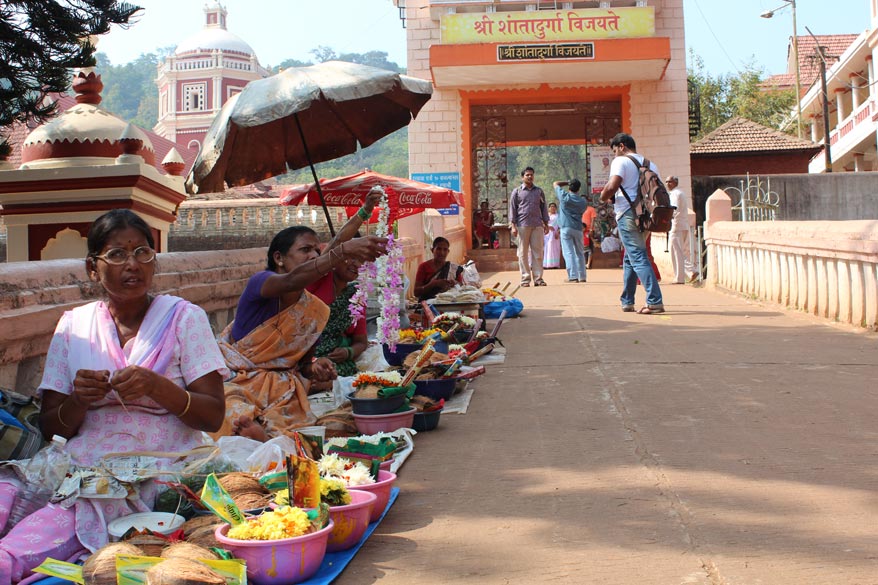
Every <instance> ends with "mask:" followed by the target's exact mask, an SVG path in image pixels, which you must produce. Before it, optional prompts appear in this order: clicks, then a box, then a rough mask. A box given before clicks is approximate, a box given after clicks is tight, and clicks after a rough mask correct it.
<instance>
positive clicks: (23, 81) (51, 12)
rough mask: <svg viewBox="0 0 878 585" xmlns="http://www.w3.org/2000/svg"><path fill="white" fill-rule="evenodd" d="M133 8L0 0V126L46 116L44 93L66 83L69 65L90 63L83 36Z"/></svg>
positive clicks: (63, 0) (90, 0)
mask: <svg viewBox="0 0 878 585" xmlns="http://www.w3.org/2000/svg"><path fill="white" fill-rule="evenodd" d="M139 10H140V8H139V7H137V6H133V5H131V4H128V3H125V2H117V1H116V0H4V1H3V2H0V129H2V128H5V127H7V126H10V125H11V124H13V123H14V122H36V123H41V122H43V121H45V120H46V119H48V118H49V117H51V116H52V115H53V114H54V113H55V105H54V104H47V103H46V100H45V98H46V95H47V94H48V93H52V92H62V91H64V90H66V89H67V88H68V87H69V85H70V79H71V69H73V68H75V67H89V66H92V65H94V64H95V57H94V54H95V47H94V46H93V45H92V44H91V43H90V42H89V41H88V38H89V37H92V36H96V35H101V34H104V33H106V32H108V31H109V30H110V27H111V26H112V25H120V26H125V25H127V24H129V21H130V20H131V18H132V17H133V16H134V15H135V14H136V13H137V12H138V11H139Z"/></svg>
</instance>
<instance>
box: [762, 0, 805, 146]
mask: <svg viewBox="0 0 878 585" xmlns="http://www.w3.org/2000/svg"><path fill="white" fill-rule="evenodd" d="M783 1H784V2H786V4H784V5H783V6H779V7H777V8H775V9H774V10H768V11H767V12H763V13H762V14H760V16H761V17H762V18H771V17H772V16H774V13H775V12H777V11H778V10H781V9H783V8H786V7H787V6H789V7H790V9H791V10H792V12H793V62H794V63H795V64H796V128H797V129H798V134H799V138H801V137H802V83H801V80H800V78H799V29H798V27H797V25H796V0H783Z"/></svg>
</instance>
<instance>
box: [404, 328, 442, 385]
mask: <svg viewBox="0 0 878 585" xmlns="http://www.w3.org/2000/svg"><path fill="white" fill-rule="evenodd" d="M435 344H436V341H435V340H433V339H427V342H426V343H425V344H424V347H422V348H421V352H420V353H419V354H418V357H417V358H415V363H414V364H412V367H411V368H409V371H408V372H406V375H405V377H403V379H402V382H400V384H399V385H400V386H408V385H409V384H411V383H412V380H414V379H415V376H417V375H418V372H420V371H421V368H423V367H424V366H425V365H426V364H428V363H429V362H430V357H431V356H432V355H433V353H435V350H434V349H433V346H434V345H435Z"/></svg>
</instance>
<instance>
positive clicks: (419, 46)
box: [392, 0, 690, 247]
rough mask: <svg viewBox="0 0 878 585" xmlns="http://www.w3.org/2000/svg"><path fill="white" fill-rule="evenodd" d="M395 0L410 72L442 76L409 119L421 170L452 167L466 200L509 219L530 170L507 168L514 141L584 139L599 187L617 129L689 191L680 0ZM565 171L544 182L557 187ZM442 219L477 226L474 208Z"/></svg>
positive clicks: (588, 177) (413, 157)
mask: <svg viewBox="0 0 878 585" xmlns="http://www.w3.org/2000/svg"><path fill="white" fill-rule="evenodd" d="M392 1H393V2H394V4H395V5H396V6H397V7H398V8H399V11H400V17H401V18H402V19H403V21H404V26H405V27H406V30H407V44H408V59H407V68H408V73H409V75H413V76H416V77H422V78H426V79H431V80H432V81H433V85H434V93H433V98H432V99H431V100H430V102H429V103H427V105H426V106H425V107H424V109H423V110H422V111H421V112H420V114H419V115H418V117H417V119H416V120H414V121H413V122H412V123H411V125H410V126H409V168H410V171H411V172H412V174H413V175H415V176H422V175H432V176H442V177H453V180H454V181H456V182H457V185H459V189H460V191H462V192H463V194H464V197H465V201H466V207H467V209H468V210H472V209H474V208H476V207H478V205H476V203H477V202H479V201H484V200H488V201H489V202H490V205H491V208H492V209H494V210H495V216H496V217H498V219H499V218H500V217H501V216H504V215H505V212H504V213H497V211H499V210H505V209H506V202H507V199H508V195H509V192H510V191H511V190H512V189H513V188H514V187H515V186H516V184H517V183H518V180H519V174H520V171H521V169H517V168H515V169H512V168H507V166H506V160H507V157H506V149H507V148H509V147H515V146H538V145H585V146H586V149H587V155H586V157H585V159H586V160H583V161H582V167H581V169H579V170H578V172H577V174H578V176H579V177H581V178H582V179H583V183H584V184H585V186H587V187H588V188H590V189H594V188H600V187H602V186H603V182H602V181H605V180H606V178H605V177H604V178H601V177H600V176H599V173H600V171H601V165H600V161H601V159H602V158H603V157H607V156H611V155H610V154H609V151H608V148H607V146H606V145H608V143H609V140H610V138H612V136H613V135H615V134H616V133H618V132H628V133H630V134H631V135H632V136H634V138H635V140H636V141H637V146H638V152H640V153H642V154H644V155H645V156H647V157H648V158H650V159H651V160H653V161H654V162H655V163H656V164H657V165H658V166H659V168H660V169H661V171H662V172H663V173H673V174H675V175H678V176H679V177H680V181H681V187H683V188H684V190H687V191H688V190H689V182H690V178H689V177H690V170H689V164H690V163H689V133H688V132H689V126H688V107H687V85H686V61H685V57H686V55H685V43H684V36H683V2H682V0H648V1H647V0H604V1H600V2H599V1H594V0H590V1H574V2H559V1H555V0H550V1H546V0H530V1H524V0H392ZM595 155H597V156H598V158H597V159H596V160H597V161H598V164H597V165H595V167H597V168H596V169H593V168H590V165H589V163H588V160H589V159H590V158H593V157H594V156H595ZM595 173H598V174H595ZM566 178H567V177H538V181H537V183H538V184H540V185H541V186H542V187H543V188H544V189H545V190H546V191H547V192H548V191H550V186H551V183H552V181H554V180H557V179H566ZM451 184H454V183H453V182H452V183H451ZM418 221H420V220H419V219H411V218H406V219H404V220H402V224H403V225H404V224H405V223H406V222H418ZM443 221H444V226H445V228H446V230H447V229H448V228H449V227H454V226H455V225H460V226H465V230H463V229H462V230H461V231H463V232H464V233H466V234H469V233H471V230H472V226H471V225H470V221H471V217H470V213H466V214H464V215H463V216H444V218H443ZM413 227H414V226H413ZM407 231H408V230H407ZM414 231H415V230H414V229H412V230H411V232H414ZM437 235H438V234H437ZM466 240H467V242H468V241H469V238H466ZM467 247H469V244H467Z"/></svg>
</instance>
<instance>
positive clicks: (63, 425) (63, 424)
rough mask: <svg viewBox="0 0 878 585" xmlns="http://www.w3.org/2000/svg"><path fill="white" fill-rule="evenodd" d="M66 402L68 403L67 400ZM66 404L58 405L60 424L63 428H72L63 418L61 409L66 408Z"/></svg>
mask: <svg viewBox="0 0 878 585" xmlns="http://www.w3.org/2000/svg"><path fill="white" fill-rule="evenodd" d="M64 402H67V401H66V400H65V401H64ZM64 402H62V403H61V404H59V405H58V422H59V423H61V426H62V427H67V428H68V429H69V428H72V427H71V426H70V425H69V424H67V423H66V422H64V419H63V418H61V407H62V406H64Z"/></svg>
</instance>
